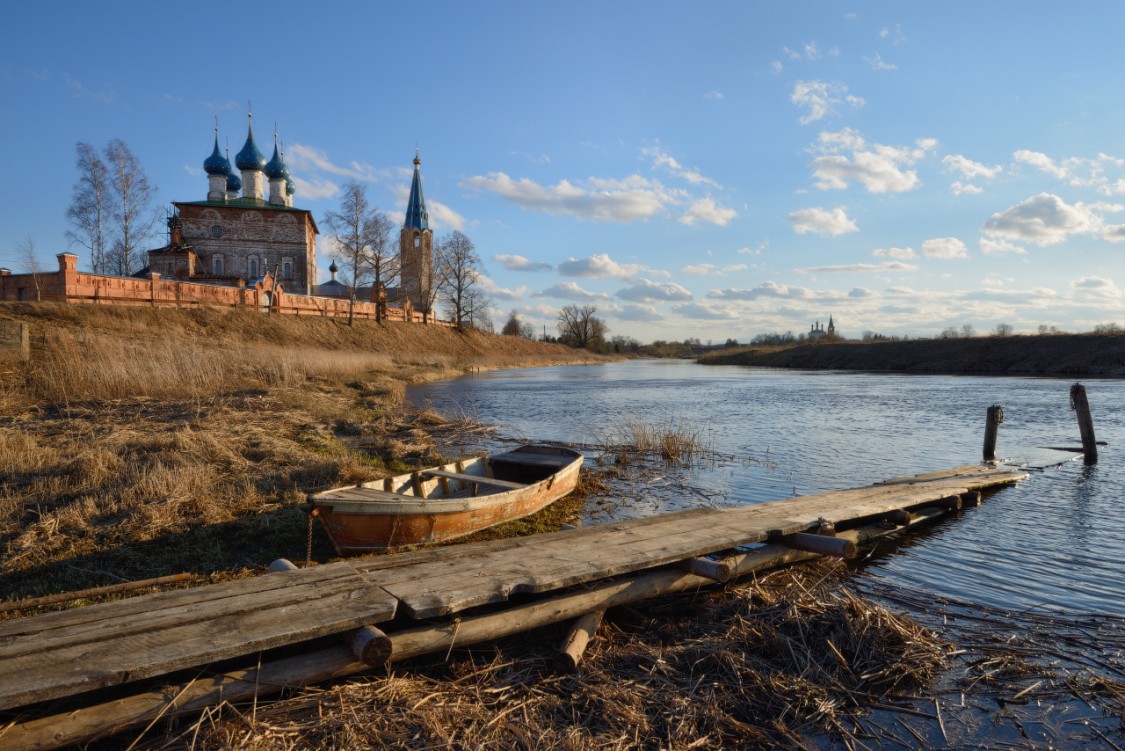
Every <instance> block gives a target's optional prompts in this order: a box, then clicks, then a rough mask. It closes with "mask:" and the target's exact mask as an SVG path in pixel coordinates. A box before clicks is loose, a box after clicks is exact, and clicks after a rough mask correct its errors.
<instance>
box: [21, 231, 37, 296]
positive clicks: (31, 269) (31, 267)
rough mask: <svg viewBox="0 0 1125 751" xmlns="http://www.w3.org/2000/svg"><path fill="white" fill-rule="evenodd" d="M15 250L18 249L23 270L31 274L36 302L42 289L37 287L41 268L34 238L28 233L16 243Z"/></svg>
mask: <svg viewBox="0 0 1125 751" xmlns="http://www.w3.org/2000/svg"><path fill="white" fill-rule="evenodd" d="M16 250H17V251H19V254H20V260H21V261H23V267H24V270H25V271H27V273H29V274H31V281H32V283H33V284H34V285H35V301H36V302H38V301H40V300H41V299H43V291H42V290H41V289H40V288H39V273H40V272H41V271H42V269H41V268H40V267H39V259H38V258H37V257H36V255H35V240H33V239H32V237H31V235H28V236H27V237H25V238H24V239H23V240H21V241H20V242H19V243H17V244H16Z"/></svg>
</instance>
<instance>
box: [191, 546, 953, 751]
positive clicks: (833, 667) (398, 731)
mask: <svg viewBox="0 0 1125 751" xmlns="http://www.w3.org/2000/svg"><path fill="white" fill-rule="evenodd" d="M825 574H826V572H825V571H824V570H822V569H818V568H815V567H803V568H798V569H791V570H789V571H787V572H784V573H779V574H775V575H772V576H770V577H766V578H765V579H762V580H759V581H758V582H756V583H749V584H744V585H742V586H738V587H732V588H729V589H728V590H726V591H722V592H712V593H709V594H695V595H678V596H674V597H666V598H662V599H660V600H656V601H652V602H651V603H650V604H646V605H645V606H644V607H643V609H621V610H615V611H611V613H610V615H609V616H608V618H607V621H606V623H605V624H604V625H603V627H602V631H601V632H599V636H598V638H597V639H596V640H595V641H594V642H593V644H592V645H591V647H590V650H589V651H588V653H587V656H586V660H585V661H584V663H583V666H582V668H581V670H580V671H579V672H578V673H577V674H575V675H567V676H557V675H554V674H552V673H551V672H550V670H549V669H548V665H549V663H550V658H551V656H552V652H551V645H552V644H555V643H557V642H558V640H559V638H560V633H557V630H556V632H552V631H546V632H540V633H539V636H540V637H541V638H538V639H528V638H526V637H524V638H519V639H511V640H508V641H506V642H503V643H501V644H499V645H495V646H494V647H486V648H483V649H481V650H480V651H473V652H456V653H454V655H453V656H452V659H451V660H450V661H449V663H448V664H445V663H441V664H435V663H433V662H430V663H421V662H416V663H415V664H412V665H410V666H406V667H400V668H396V670H395V672H393V673H391V674H390V675H387V676H386V677H380V678H369V679H364V680H355V681H351V682H348V683H344V684H341V685H337V686H334V687H330V688H326V689H309V690H304V691H301V692H298V694H297V695H296V696H294V697H292V698H290V699H288V700H286V701H283V702H280V703H277V704H274V705H270V706H268V707H263V706H258V707H257V708H256V709H253V710H251V709H248V708H237V709H236V708H232V707H229V706H228V707H226V708H225V711H224V712H223V719H221V720H208V721H205V722H203V723H201V724H200V725H198V726H196V727H192V728H187V729H186V730H182V731H181V733H182V735H181V738H182V739H183V740H185V741H187V740H189V739H193V740H194V742H195V745H194V747H195V748H200V749H219V748H223V749H247V750H251V749H252V750H254V751H267V750H268V751H274V750H277V751H282V750H285V751H289V750H290V749H310V748H316V749H339V750H340V751H346V750H350V749H366V748H411V749H423V748H448V749H512V748H523V749H622V750H624V749H630V750H631V749H689V748H786V749H790V748H808V747H812V746H811V739H812V738H815V737H816V736H817V735H818V734H822V733H835V734H841V735H843V737H854V736H853V735H852V731H851V725H850V723H849V718H851V717H852V716H853V715H855V714H857V713H858V712H859V711H860V707H861V705H862V704H864V703H868V702H870V701H872V700H874V699H875V698H878V697H884V696H887V695H896V694H898V693H901V692H904V691H909V690H912V689H915V688H917V687H919V686H924V685H926V684H927V683H928V682H929V681H931V680H932V679H933V677H934V676H935V675H936V673H937V671H939V670H940V669H941V667H942V665H943V663H944V659H945V658H944V652H945V648H944V645H943V643H942V642H941V641H940V640H939V639H937V638H936V637H935V636H934V635H933V634H932V633H930V632H928V631H926V630H925V629H923V628H921V627H919V626H918V625H916V624H914V623H912V622H910V621H909V620H907V619H905V618H903V617H901V616H896V615H894V614H893V613H890V612H888V611H886V610H884V609H882V608H879V607H876V606H872V605H870V604H868V603H865V602H863V601H862V600H860V599H858V598H856V597H855V596H854V595H852V594H850V593H849V592H848V591H847V590H846V589H843V588H841V587H840V586H839V584H838V583H837V582H835V581H826V576H825ZM829 579H830V577H829ZM197 733H198V735H197ZM184 745H187V744H184ZM173 747H179V744H177V743H173Z"/></svg>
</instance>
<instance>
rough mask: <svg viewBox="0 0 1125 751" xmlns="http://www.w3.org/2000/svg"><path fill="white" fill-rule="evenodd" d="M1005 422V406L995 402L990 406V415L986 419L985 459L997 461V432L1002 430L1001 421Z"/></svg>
mask: <svg viewBox="0 0 1125 751" xmlns="http://www.w3.org/2000/svg"><path fill="white" fill-rule="evenodd" d="M1002 422H1004V408H1003V407H1001V406H1000V405H999V404H993V405H992V406H991V407H989V408H988V415H987V416H986V417H985V419H984V460H985V461H986V462H994V461H996V433H997V432H998V431H999V430H1000V423H1002Z"/></svg>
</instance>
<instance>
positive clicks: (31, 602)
mask: <svg viewBox="0 0 1125 751" xmlns="http://www.w3.org/2000/svg"><path fill="white" fill-rule="evenodd" d="M201 578H202V577H201V576H200V575H199V574H171V575H169V576H158V577H156V578H155V579H143V580H140V581H134V582H123V583H121V584H107V585H105V586H102V587H90V588H89V589H80V590H78V591H75V592H60V593H58V594H54V595H43V596H42V597H28V598H26V599H23V600H10V601H8V602H0V613H6V612H8V611H11V610H25V609H28V608H39V607H43V606H44V605H57V604H59V603H62V602H73V601H74V600H84V599H86V598H87V597H101V596H103V595H114V594H120V593H121V592H132V591H134V590H137V589H144V588H146V587H158V586H161V585H164V584H181V583H183V582H190V581H196V580H197V579H201Z"/></svg>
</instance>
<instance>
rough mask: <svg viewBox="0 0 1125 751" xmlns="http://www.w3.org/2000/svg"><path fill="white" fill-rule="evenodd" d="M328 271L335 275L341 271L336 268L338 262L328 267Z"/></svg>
mask: <svg viewBox="0 0 1125 751" xmlns="http://www.w3.org/2000/svg"><path fill="white" fill-rule="evenodd" d="M328 270H329V271H330V272H331V273H333V274H335V273H336V272H337V271H339V270H340V269H339V268H338V267H337V266H336V261H332V265H331V266H329V267H328Z"/></svg>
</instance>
